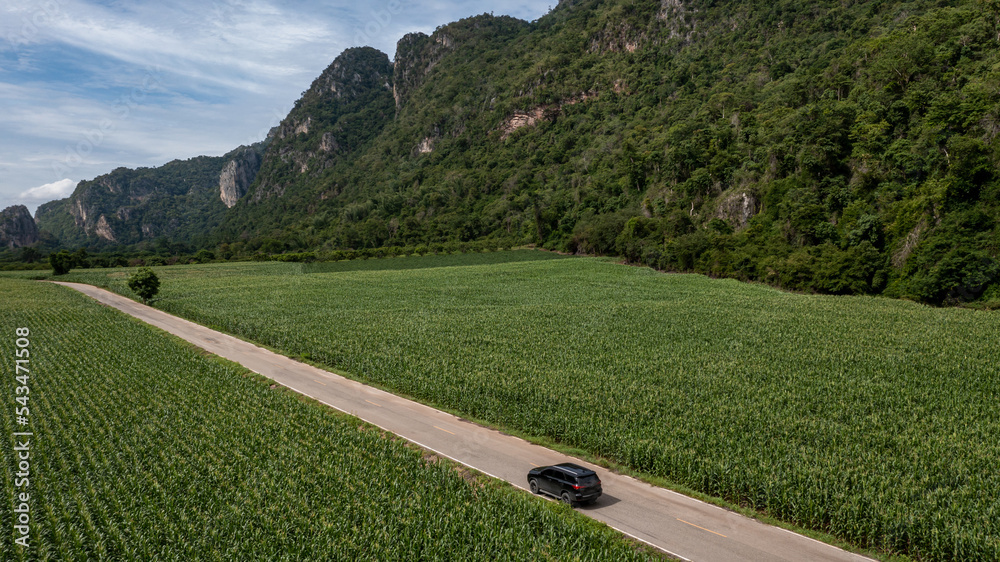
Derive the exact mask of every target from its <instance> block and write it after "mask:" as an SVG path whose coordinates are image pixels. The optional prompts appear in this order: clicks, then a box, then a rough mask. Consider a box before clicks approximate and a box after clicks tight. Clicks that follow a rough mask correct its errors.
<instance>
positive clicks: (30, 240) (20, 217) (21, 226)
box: [0, 205, 39, 250]
mask: <svg viewBox="0 0 1000 562" xmlns="http://www.w3.org/2000/svg"><path fill="white" fill-rule="evenodd" d="M38 240H39V236H38V227H37V226H36V225H35V221H34V220H32V218H31V213H30V212H29V211H28V208H27V207H25V206H24V205H14V206H12V207H7V208H6V209H4V210H3V211H0V248H7V249H9V250H13V249H14V248H23V247H27V246H31V245H32V244H35V243H37V242H38Z"/></svg>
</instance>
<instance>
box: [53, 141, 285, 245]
mask: <svg viewBox="0 0 1000 562" xmlns="http://www.w3.org/2000/svg"><path fill="white" fill-rule="evenodd" d="M265 146H266V145H265V143H258V144H256V145H254V146H250V147H240V148H238V149H236V150H234V151H232V152H230V153H229V154H226V155H225V156H220V157H209V156H199V157H197V158H192V159H190V160H174V161H173V162H169V163H167V164H165V165H163V166H160V167H158V168H139V169H136V170H131V169H128V168H118V169H117V170H114V171H113V172H111V173H110V174H106V175H103V176H100V177H97V178H94V179H93V180H91V181H84V182H80V184H79V185H78V186H77V187H76V190H75V191H74V192H73V195H71V196H70V197H68V198H66V199H62V200H59V201H53V202H50V203H46V204H45V205H42V206H40V207H39V208H38V210H37V211H36V212H35V219H36V221H37V223H38V227H39V228H40V229H41V230H43V231H45V232H47V233H50V234H52V235H54V236H55V237H56V238H57V239H58V240H59V241H60V243H61V244H63V245H65V246H77V245H87V246H90V247H91V248H97V249H101V248H109V247H117V246H123V245H124V246H130V245H136V244H140V243H143V242H151V241H153V240H157V239H167V240H170V241H171V242H174V243H183V244H190V245H194V246H203V245H206V244H208V239H209V235H210V234H211V233H212V232H213V230H214V229H215V228H216V227H217V226H218V225H219V223H220V222H221V221H222V218H223V217H224V215H225V213H226V210H227V209H228V208H229V207H231V206H232V205H233V204H235V202H236V201H237V200H239V198H240V197H242V196H243V195H244V194H245V193H246V190H247V189H248V188H249V186H250V184H251V182H253V180H254V178H255V177H256V174H257V170H258V169H259V168H260V163H261V155H262V154H263V151H264V147H265Z"/></svg>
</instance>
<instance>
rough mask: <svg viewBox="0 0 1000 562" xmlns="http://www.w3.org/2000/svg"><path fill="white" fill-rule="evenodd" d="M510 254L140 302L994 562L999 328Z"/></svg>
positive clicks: (168, 276) (201, 286)
mask: <svg viewBox="0 0 1000 562" xmlns="http://www.w3.org/2000/svg"><path fill="white" fill-rule="evenodd" d="M524 255H525V254H524V253H523V252H521V253H519V252H512V253H504V254H497V255H496V256H495V257H494V258H492V259H493V263H475V264H470V265H467V266H465V267H462V266H461V264H460V263H451V264H448V265H450V266H449V267H434V266H432V264H429V266H428V267H427V268H417V267H414V261H413V260H419V259H420V258H405V259H403V258H393V259H385V260H370V261H365V262H344V263H342V264H336V263H335V264H320V265H318V266H316V265H314V266H303V265H300V264H274V263H269V264H219V265H204V266H185V267H172V268H161V269H159V270H158V273H159V274H160V276H161V279H162V280H163V285H162V289H161V290H162V297H163V298H162V300H160V301H158V302H157V306H158V307H160V308H162V309H164V310H167V311H169V312H173V313H176V314H179V315H181V316H184V317H187V318H190V319H192V320H195V321H197V322H200V323H203V324H206V325H209V326H213V327H218V328H221V329H222V330H225V331H227V332H230V333H233V334H237V335H239V336H241V337H244V338H246V339H250V340H254V341H258V342H261V343H263V344H266V345H269V346H272V347H274V348H277V349H280V350H282V351H283V352H285V353H287V354H289V355H292V356H302V357H305V358H308V359H310V360H312V361H314V362H318V363H322V364H325V365H328V366H330V367H331V368H333V369H334V370H337V371H339V372H343V373H345V374H349V375H350V376H353V377H355V378H358V379H360V380H363V381H369V382H372V383H376V384H378V385H380V386H383V387H386V388H389V389H392V390H394V391H397V392H400V393H404V394H406V395H410V396H414V397H417V398H419V399H422V400H425V401H427V402H430V403H433V404H438V405H442V406H445V407H447V408H450V409H452V410H454V411H458V412H461V413H463V414H464V415H467V416H471V417H474V418H477V419H479V420H483V421H485V422H488V423H491V424H494V425H496V426H499V427H504V428H510V429H514V430H517V431H521V432H524V433H527V434H531V435H535V436H539V437H543V438H547V439H551V440H555V441H558V442H562V443H565V444H567V445H569V446H573V447H578V448H582V449H585V450H587V451H589V452H591V453H593V454H596V455H600V456H603V457H605V458H607V459H610V460H612V461H615V462H618V463H621V464H623V465H627V466H629V467H631V468H633V469H636V470H640V471H642V472H645V473H648V474H651V475H655V476H659V477H663V478H666V479H669V480H671V481H673V482H676V483H678V484H679V485H682V486H685V487H689V488H691V489H694V490H698V491H700V492H703V493H705V494H710V495H713V496H716V497H720V498H724V499H726V500H728V501H730V502H733V503H737V504H740V505H743V506H746V507H748V508H752V509H755V510H758V511H760V512H763V513H766V514H769V515H772V516H774V517H778V518H780V519H782V520H785V521H788V522H791V523H794V524H797V525H801V526H804V527H807V528H811V529H816V530H819V531H823V532H827V533H830V534H833V535H835V536H837V537H841V538H843V539H845V540H847V541H849V542H851V543H852V544H854V545H857V546H859V547H864V548H869V549H872V550H875V551H884V552H895V553H906V554H909V555H911V556H913V557H916V558H919V559H928V560H968V559H980V560H997V559H1000V471H998V470H997V467H998V466H1000V360H998V358H1000V316H998V315H997V314H995V313H988V312H980V311H970V310H959V309H934V308H928V307H925V306H920V305H917V304H914V303H910V302H905V301H894V300H888V299H877V298H859V297H830V296H815V295H798V294H788V293H783V292H780V291H777V290H774V289H771V288H768V287H765V286H758V285H752V284H743V283H739V282H736V281H731V280H712V279H708V278H704V277H700V276H690V275H665V274H659V273H655V272H653V271H651V270H648V269H643V268H633V267H627V266H621V265H617V264H614V263H611V262H609V261H606V260H600V259H549V260H546V259H540V260H539V259H533V260H532V261H527V260H525V259H524ZM537 255H545V254H536V256H537ZM424 259H427V258H424ZM477 259H482V258H477ZM397 260H398V261H397ZM453 260H458V261H459V262H460V257H454V258H453ZM505 260H506V261H507V263H504V261H505ZM394 264H399V267H394ZM125 275H126V273H125V272H124V271H122V270H119V271H91V272H80V273H78V274H71V275H70V276H68V277H67V278H68V279H74V278H75V279H76V280H84V281H88V282H92V283H95V284H102V285H108V286H110V287H111V288H113V289H115V290H118V291H120V292H123V293H124V294H128V293H127V290H126V289H123V279H124V277H125Z"/></svg>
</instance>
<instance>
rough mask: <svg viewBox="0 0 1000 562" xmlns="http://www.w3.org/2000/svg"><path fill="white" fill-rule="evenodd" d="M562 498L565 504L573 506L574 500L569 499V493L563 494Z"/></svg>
mask: <svg viewBox="0 0 1000 562" xmlns="http://www.w3.org/2000/svg"><path fill="white" fill-rule="evenodd" d="M561 497H562V501H563V503H565V504H566V505H570V506H571V505H573V499H572V498H570V497H569V492H563V493H562V496H561Z"/></svg>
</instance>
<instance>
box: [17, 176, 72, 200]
mask: <svg viewBox="0 0 1000 562" xmlns="http://www.w3.org/2000/svg"><path fill="white" fill-rule="evenodd" d="M78 183H80V182H78V181H73V180H71V179H64V180H59V181H56V182H52V183H47V184H45V185H40V186H38V187H33V188H31V189H29V190H27V191H25V192H23V193H21V195H20V196H19V197H20V198H22V199H28V200H31V201H52V200H53V199H64V198H66V197H69V196H70V195H72V194H73V190H74V189H76V185H77V184H78Z"/></svg>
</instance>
